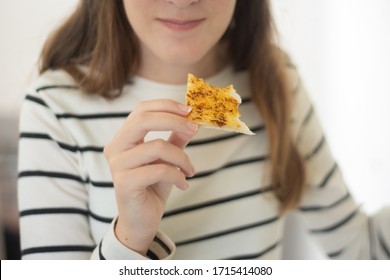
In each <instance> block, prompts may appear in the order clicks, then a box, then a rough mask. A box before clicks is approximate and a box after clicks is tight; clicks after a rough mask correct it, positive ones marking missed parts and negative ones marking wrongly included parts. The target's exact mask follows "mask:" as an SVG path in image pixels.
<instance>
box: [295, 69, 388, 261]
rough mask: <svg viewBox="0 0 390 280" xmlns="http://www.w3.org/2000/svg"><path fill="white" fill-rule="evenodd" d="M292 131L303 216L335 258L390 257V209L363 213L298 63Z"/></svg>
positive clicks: (330, 255)
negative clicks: (300, 170) (300, 168)
mask: <svg viewBox="0 0 390 280" xmlns="http://www.w3.org/2000/svg"><path fill="white" fill-rule="evenodd" d="M289 72H290V77H291V79H292V81H295V82H293V84H294V85H295V86H294V106H295V107H294V112H293V131H294V137H295V139H296V143H297V146H298V149H299V151H300V152H301V154H302V155H303V157H304V161H305V164H306V172H307V174H306V176H307V178H306V188H307V190H306V193H305V195H304V197H303V199H302V203H301V205H300V207H299V210H298V212H299V215H300V216H301V218H302V220H303V222H304V224H305V225H306V226H307V229H308V230H309V232H310V234H311V235H312V236H313V237H314V239H315V240H317V241H318V243H319V244H320V246H321V247H322V248H323V250H324V251H325V253H326V254H327V255H328V257H329V258H332V259H389V258H390V208H389V207H385V208H383V209H382V210H380V211H378V213H375V214H373V215H371V216H369V215H367V213H365V212H364V211H362V209H361V206H360V205H358V204H357V202H356V201H355V200H354V198H353V196H352V195H351V193H350V192H349V191H348V188H347V186H346V184H345V181H344V179H343V176H342V173H341V171H340V168H339V166H338V165H337V162H336V161H335V159H334V158H333V156H332V154H331V150H330V148H329V145H328V143H327V141H326V138H325V135H324V132H323V131H322V129H321V125H320V122H319V120H318V118H317V115H316V113H315V109H314V107H313V105H312V103H311V101H310V100H309V97H308V95H307V93H306V90H305V88H304V86H303V84H302V82H301V80H300V78H299V76H298V74H297V71H296V69H295V67H294V66H293V65H289Z"/></svg>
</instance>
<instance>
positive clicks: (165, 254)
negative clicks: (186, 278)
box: [92, 219, 176, 260]
mask: <svg viewBox="0 0 390 280" xmlns="http://www.w3.org/2000/svg"><path fill="white" fill-rule="evenodd" d="M116 220H117V219H114V221H113V222H112V223H111V226H110V230H109V231H108V232H107V234H106V235H105V236H104V238H103V240H102V241H101V242H100V244H99V246H97V247H96V249H95V250H94V252H93V254H92V259H96V260H107V259H110V260H148V259H149V260H163V259H165V260H168V259H171V258H172V256H173V254H174V251H175V249H176V247H175V244H174V243H173V241H171V240H170V239H169V238H168V237H167V236H166V235H165V234H164V233H162V232H157V234H156V236H155V237H154V240H153V242H152V245H151V246H150V248H149V250H148V252H147V256H146V257H145V256H142V255H140V254H138V253H136V252H134V251H132V250H130V249H129V248H127V247H126V246H124V245H123V244H122V243H121V242H120V241H119V240H118V239H117V238H116V236H115V232H114V226H115V223H116Z"/></svg>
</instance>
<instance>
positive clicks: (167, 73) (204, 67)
mask: <svg viewBox="0 0 390 280" xmlns="http://www.w3.org/2000/svg"><path fill="white" fill-rule="evenodd" d="M227 62H228V60H227V56H226V49H225V48H224V47H221V46H220V45H218V46H215V47H214V48H213V49H212V50H210V51H209V52H208V54H207V55H206V56H204V57H203V58H202V59H201V60H200V61H198V62H196V63H194V64H191V65H186V64H182V65H178V64H169V63H166V62H163V61H161V60H159V59H158V58H156V57H155V56H151V55H143V56H142V62H141V67H140V69H139V71H138V75H140V76H141V77H144V78H146V79H149V80H152V81H155V82H159V83H166V84H185V83H186V82H187V76H188V73H191V74H194V75H196V76H198V77H202V78H207V77H210V76H212V75H214V74H216V73H218V72H219V71H221V70H222V69H223V68H224V67H226V65H227Z"/></svg>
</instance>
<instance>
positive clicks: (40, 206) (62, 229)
mask: <svg viewBox="0 0 390 280" xmlns="http://www.w3.org/2000/svg"><path fill="white" fill-rule="evenodd" d="M30 92H31V93H29V94H27V95H26V98H25V100H24V102H23V104H22V108H21V113H20V124H19V131H20V138H19V155H18V172H19V173H18V207H19V212H20V238H21V254H22V258H23V259H166V258H170V256H171V255H172V254H173V252H174V250H175V247H174V244H173V243H172V242H171V241H170V240H169V238H167V237H166V236H165V235H164V234H162V233H158V234H157V235H156V237H155V239H154V242H153V244H152V246H151V248H150V249H149V252H148V256H147V257H144V256H141V255H139V254H137V253H136V252H133V251H131V250H129V249H128V248H127V247H125V246H124V245H123V244H121V243H120V242H119V241H118V240H117V238H116V237H115V234H114V230H113V224H114V222H115V221H114V222H113V223H112V224H111V226H108V227H107V228H108V230H107V232H106V234H105V235H104V237H103V239H102V240H101V241H98V242H96V241H95V240H94V238H93V237H92V234H91V232H92V231H91V226H90V223H89V218H90V217H89V216H90V213H89V207H88V178H86V175H84V174H83V172H82V170H83V169H82V167H81V164H80V155H79V154H78V153H77V152H74V151H72V149H69V147H76V146H77V143H75V141H74V139H73V138H72V135H71V133H69V131H67V130H66V129H65V128H64V127H63V126H62V125H61V122H60V121H58V118H57V117H56V114H55V112H54V111H53V110H52V109H51V108H50V105H49V104H50V102H48V100H46V99H45V97H43V96H42V95H40V94H39V92H38V91H37V90H32V91H30ZM65 146H66V147H68V148H67V149H64V148H63V147H65Z"/></svg>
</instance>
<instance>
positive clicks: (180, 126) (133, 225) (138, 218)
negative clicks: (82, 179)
mask: <svg viewBox="0 0 390 280" xmlns="http://www.w3.org/2000/svg"><path fill="white" fill-rule="evenodd" d="M189 112H190V108H188V107H187V106H185V105H183V104H180V103H177V102H175V101H171V100H153V101H146V102H142V103H140V104H139V105H138V106H137V107H136V108H135V109H134V111H133V112H132V113H131V114H130V115H129V116H128V118H127V119H126V121H125V123H124V125H123V126H122V128H121V129H120V130H119V131H118V133H117V134H116V135H115V136H114V138H113V139H112V140H111V141H110V143H108V144H107V145H106V146H105V148H104V155H105V157H106V159H107V161H108V164H109V166H110V170H111V174H112V178H113V183H114V187H115V194H116V200H117V205H118V220H117V224H116V227H115V234H116V236H117V238H118V239H119V240H120V241H121V242H122V243H123V244H124V245H126V246H127V247H128V248H130V249H132V250H134V251H137V252H138V253H140V254H143V255H145V254H146V252H147V250H148V248H149V245H150V243H151V242H152V240H153V238H154V236H155V234H156V232H157V227H158V225H159V223H160V220H161V217H162V215H163V213H164V209H165V205H166V202H167V199H168V196H169V194H170V191H171V189H172V186H173V185H175V186H176V187H178V188H180V189H183V190H185V189H187V188H188V183H187V181H186V176H187V177H191V176H193V175H194V173H195V169H194V167H193V165H192V163H191V161H190V159H189V158H188V156H187V155H186V153H185V152H184V147H185V146H186V145H187V144H188V142H189V141H190V139H191V138H192V137H193V136H194V135H195V133H196V131H197V128H198V127H197V125H196V124H194V123H192V122H190V121H188V120H186V118H185V116H186V115H187V114H188V113H189ZM150 131H172V134H171V135H170V137H169V139H168V140H166V141H165V140H162V139H156V140H152V141H149V142H145V141H144V137H145V135H146V134H147V133H148V132H150Z"/></svg>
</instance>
